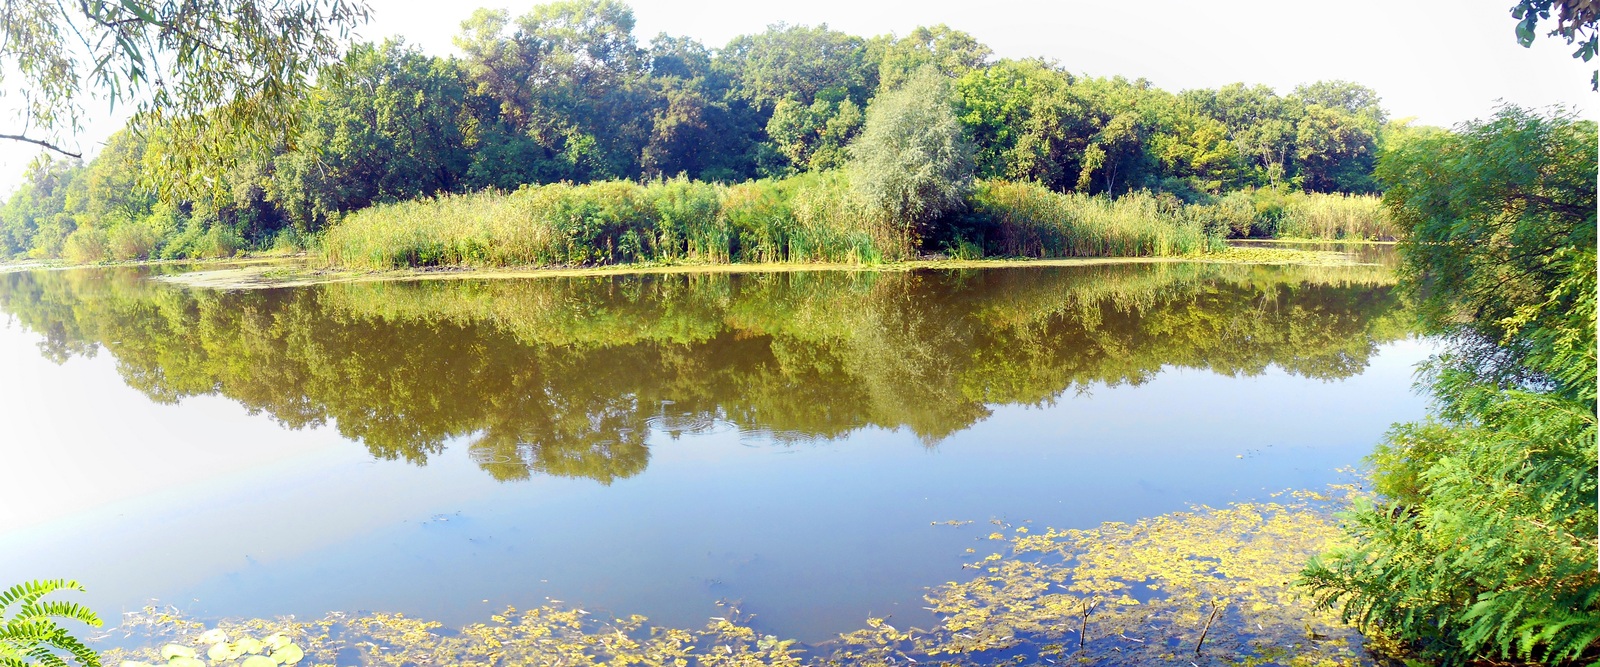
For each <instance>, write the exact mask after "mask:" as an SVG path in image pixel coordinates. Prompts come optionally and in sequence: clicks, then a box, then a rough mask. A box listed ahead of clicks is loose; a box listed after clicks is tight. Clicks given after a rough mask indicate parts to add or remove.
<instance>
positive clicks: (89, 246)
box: [61, 227, 110, 264]
mask: <svg viewBox="0 0 1600 667" xmlns="http://www.w3.org/2000/svg"><path fill="white" fill-rule="evenodd" d="M108 245H109V243H108V242H107V240H106V233H105V230H102V229H99V228H97V227H79V228H77V229H76V230H74V231H73V232H72V233H71V234H68V235H67V241H66V243H63V244H62V246H61V256H62V257H65V258H67V261H69V262H72V263H73V264H93V263H95V262H101V261H105V259H106V257H107V256H109V255H110V250H109V248H108Z"/></svg>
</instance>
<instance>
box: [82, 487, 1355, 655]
mask: <svg viewBox="0 0 1600 667" xmlns="http://www.w3.org/2000/svg"><path fill="white" fill-rule="evenodd" d="M1348 493H1350V491H1349V490H1348V489H1339V490H1337V491H1336V493H1335V494H1334V495H1331V496H1330V495H1325V494H1318V493H1311V492H1295V493H1286V494H1280V495H1278V496H1276V497H1274V498H1273V499H1271V500H1270V501H1266V502H1245V503H1236V504H1231V505H1229V506H1227V507H1223V508H1212V507H1204V506H1201V507H1195V508H1193V509H1191V510H1189V511H1185V512H1175V513H1171V514H1165V515H1161V516H1157V517H1153V518H1148V519H1143V520H1140V521H1137V522H1134V523H1107V524H1103V525H1101V526H1099V527H1096V528H1091V529H1085V530H1055V529H1049V530H1043V531H1039V530H1030V529H1029V528H1027V527H1025V526H1015V527H1013V526H1011V525H1009V524H1000V526H999V528H1000V530H998V531H994V530H993V529H992V528H991V527H988V526H984V527H982V528H981V530H982V531H991V532H990V533H984V534H976V533H977V532H978V529H977V528H976V527H974V529H973V530H974V532H975V537H976V538H977V539H978V540H979V542H980V544H981V545H982V546H984V547H988V548H983V549H979V550H976V551H973V552H971V560H972V561H973V562H970V563H968V568H963V569H974V568H975V569H976V570H977V571H978V574H977V576H975V577H972V578H970V579H966V580H960V581H950V582H947V583H944V584H942V585H939V586H936V587H934V588H932V589H931V590H930V591H929V593H928V594H927V604H928V606H929V608H930V609H931V610H933V611H934V613H935V614H936V616H937V618H938V622H937V623H936V624H935V625H934V627H932V628H926V629H925V628H917V627H909V626H908V627H904V628H901V627H896V626H895V625H893V624H891V623H890V621H891V620H892V619H885V618H868V619H866V620H865V622H864V623H863V625H862V627H861V628H860V629H858V630H856V631H854V632H850V633H847V634H843V635H841V636H839V637H838V638H837V639H834V640H832V641H829V642H825V643H822V644H816V645H804V644H800V643H797V642H795V641H791V640H786V639H781V638H779V637H777V636H774V635H771V634H767V633H764V632H762V631H760V630H758V629H757V627H755V626H754V625H752V623H751V619H750V617H749V616H746V615H743V614H741V613H740V612H739V611H738V610H736V609H731V608H730V609H729V611H728V613H727V614H725V615H724V616H718V617H713V618H710V619H709V620H708V621H707V623H706V625H704V626H702V627H699V628H670V627H659V626H655V625H652V624H650V623H649V622H648V620H647V619H646V618H644V617H642V616H626V617H619V616H614V615H610V614H606V613H603V612H601V611H599V610H587V609H583V608H581V607H577V606H570V605H565V604H555V603H553V604H550V605H546V606H540V607H535V608H530V609H517V608H508V609H506V610H505V611H504V612H503V613H500V614H496V615H494V616H492V617H490V619H489V620H488V621H486V622H483V623H475V624H472V625H469V626H467V627H464V628H460V629H459V630H455V631H450V630H446V629H445V628H444V627H443V626H442V625H441V624H439V623H436V622H431V621H427V620H423V619H417V618H411V617H408V616H405V615H402V614H387V613H377V614H365V615H351V614H343V613H334V614H329V615H328V616H326V617H324V618H321V619H317V620H313V621H301V620H296V619H293V618H283V619H276V620H262V619H252V620H242V621H225V622H222V623H219V624H216V625H215V626H214V627H212V628H207V627H206V625H205V624H203V623H200V622H197V621H194V620H192V619H189V618H185V617H184V616H182V615H181V614H178V613H175V612H171V611H160V610H157V609H154V608H147V609H145V610H144V611H143V612H140V613H135V614H131V615H129V616H128V618H127V619H126V621H125V623H124V625H123V627H124V629H126V630H129V631H130V632H133V633H137V634H139V635H142V636H148V637H149V639H150V642H149V643H150V645H151V646H152V648H145V649H137V650H123V649H117V650H113V651H110V652H108V653H107V654H106V664H120V661H123V660H128V661H146V662H156V661H158V658H159V657H160V653H159V652H158V650H157V649H156V648H153V647H154V646H162V645H171V644H176V645H179V646H197V647H201V646H204V645H205V644H206V643H207V640H208V639H214V638H215V637H216V636H217V632H218V630H220V631H222V632H223V633H227V634H228V635H234V636H241V635H242V636H263V635H272V636H277V637H283V638H286V639H287V640H289V641H292V642H293V643H294V644H295V645H296V646H297V647H300V648H302V649H303V650H304V652H305V655H306V660H305V661H304V663H302V664H307V665H310V664H315V665H334V664H339V665H349V664H362V665H386V666H393V667H405V666H423V665H467V666H491V665H550V666H556V665H560V666H585V665H648V666H658V665H659V666H666V665H677V666H687V665H703V666H724V665H726V666H734V665H785V666H795V667H799V666H802V665H807V666H809V665H884V666H891V665H894V666H905V667H910V666H912V665H1024V664H1039V665H1044V664H1096V665H1146V664H1175V665H1194V666H1196V667H1205V666H1211V665H1249V666H1257V665H1284V666H1296V667H1298V666H1308V667H1309V666H1336V665H1358V664H1370V663H1371V660H1370V659H1369V658H1367V657H1366V656H1365V654H1364V652H1363V651H1362V649H1361V646H1362V641H1361V637H1360V635H1358V634H1357V633H1356V632H1355V631H1354V630H1352V629H1351V628H1349V627H1347V626H1345V625H1343V624H1341V623H1340V622H1339V621H1338V619H1337V617H1336V615H1334V614H1331V613H1327V612H1318V611H1316V610H1314V609H1313V607H1312V605H1311V604H1310V603H1309V601H1308V600H1306V599H1304V598H1302V597H1301V596H1300V595H1298V593H1297V592H1296V591H1295V590H1294V589H1293V588H1292V584H1291V582H1292V581H1294V580H1295V577H1296V575H1297V573H1298V572H1299V571H1300V569H1301V568H1302V567H1303V566H1304V564H1305V563H1306V562H1307V560H1308V559H1310V558H1311V556H1312V555H1314V554H1316V553H1320V552H1322V551H1325V550H1327V549H1328V548H1330V547H1332V546H1334V545H1335V544H1336V543H1337V542H1338V541H1339V540H1340V539H1341V537H1340V532H1339V530H1338V527H1337V521H1336V519H1335V518H1334V515H1333V512H1334V511H1335V510H1336V509H1337V508H1338V507H1339V506H1341V505H1342V504H1343V503H1344V502H1345V499H1346V496H1347V494H1348ZM954 524H956V525H952V526H951V529H960V525H959V522H954ZM162 650H169V649H167V648H164V649H162Z"/></svg>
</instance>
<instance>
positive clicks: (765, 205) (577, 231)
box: [323, 174, 912, 269]
mask: <svg viewBox="0 0 1600 667" xmlns="http://www.w3.org/2000/svg"><path fill="white" fill-rule="evenodd" d="M323 245H324V251H325V252H326V255H327V258H328V261H329V262H330V263H332V264H335V265H340V266H350V267H358V268H368V269H391V268H398V267H405V266H439V265H460V266H479V267H486V266H523V265H539V266H583V265H596V264H614V263H625V262H710V263H726V262H790V261H825V262H873V261H883V260H894V259H901V258H904V257H906V256H909V255H910V254H912V248H911V240H910V239H908V238H906V237H905V236H904V235H897V234H896V233H894V232H893V231H892V229H891V228H890V227H889V226H887V225H883V224H878V223H875V222H874V221H873V218H872V216H869V215H865V214H864V212H863V210H862V207H861V205H860V204H859V203H858V202H856V201H855V198H854V197H853V196H851V194H850V192H849V188H848V184H847V183H846V182H845V181H844V179H843V177H842V176H840V175H838V174H818V175H804V176H799V177H795V178H790V179H784V180H763V181H753V182H748V183H742V184H739V185H733V186H728V185H720V184H714V183H703V182H696V181H689V180H686V179H681V178H680V179H671V180H661V181H655V182H651V183H644V184H640V183H633V182H629V181H605V182H598V183H589V184H584V185H573V184H569V183H555V184H550V185H541V186H527V187H523V188H522V189H519V190H517V191H515V192H511V193H502V192H480V193H475V194H465V195H444V196H441V197H438V198H433V199H420V200H414V201H407V202H398V203H393V204H385V205H379V206H374V207H372V208H368V209H364V210H361V211H356V212H354V213H352V214H350V215H348V216H346V217H345V218H344V219H342V220H340V221H338V222H337V223H336V224H335V225H333V226H332V228H330V229H329V230H328V232H327V235H326V236H325V237H324V239H323Z"/></svg>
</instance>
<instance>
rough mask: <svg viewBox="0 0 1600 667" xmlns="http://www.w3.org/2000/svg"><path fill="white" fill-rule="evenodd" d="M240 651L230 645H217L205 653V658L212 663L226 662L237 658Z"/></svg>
mask: <svg viewBox="0 0 1600 667" xmlns="http://www.w3.org/2000/svg"><path fill="white" fill-rule="evenodd" d="M240 653H241V651H239V649H238V648H237V647H235V646H234V645H232V644H217V645H214V646H212V647H211V648H210V649H209V650H207V651H206V658H208V659H210V660H211V661H212V662H227V661H229V660H232V659H234V658H237V657H239V654H240Z"/></svg>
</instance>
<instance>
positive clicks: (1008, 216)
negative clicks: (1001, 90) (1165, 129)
mask: <svg viewBox="0 0 1600 667" xmlns="http://www.w3.org/2000/svg"><path fill="white" fill-rule="evenodd" d="M971 209H972V210H971V212H970V213H969V222H968V223H967V224H968V225H969V226H970V227H971V228H972V232H975V233H976V236H977V237H978V238H977V239H975V241H976V242H977V243H978V244H979V245H980V246H982V247H983V250H984V253H985V254H990V255H1005V256H1014V257H1107V256H1116V257H1149V256H1161V255H1180V254H1185V253H1189V252H1193V251H1195V250H1199V249H1201V248H1203V247H1204V243H1205V237H1204V235H1203V233H1202V229H1201V225H1200V224H1199V222H1197V221H1196V220H1194V219H1191V218H1190V217H1189V216H1185V215H1183V214H1182V210H1181V208H1180V205H1178V204H1176V203H1175V202H1173V203H1166V202H1163V201H1161V200H1160V199H1159V198H1158V197H1156V196H1155V195H1151V194H1149V193H1147V192H1134V193H1130V194H1127V195H1123V196H1121V197H1118V198H1116V199H1111V198H1108V197H1091V196H1087V195H1082V194H1076V193H1059V192H1053V191H1051V190H1050V189H1049V188H1046V187H1044V186H1042V185H1039V184H1037V183H1017V182H1010V181H983V182H980V183H978V185H977V188H976V191H975V192H974V193H973V195H972V198H971Z"/></svg>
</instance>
